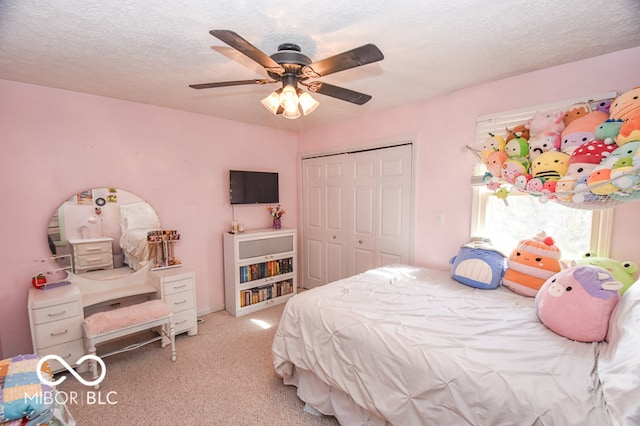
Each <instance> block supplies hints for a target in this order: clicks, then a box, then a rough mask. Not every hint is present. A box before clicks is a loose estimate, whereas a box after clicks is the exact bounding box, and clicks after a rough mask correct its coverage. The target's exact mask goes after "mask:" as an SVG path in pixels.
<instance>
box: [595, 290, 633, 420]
mask: <svg viewBox="0 0 640 426" xmlns="http://www.w3.org/2000/svg"><path fill="white" fill-rule="evenodd" d="M639 282H640V280H639V281H636V284H635V285H632V286H631V287H629V289H628V290H627V291H626V292H625V293H624V295H623V296H622V297H621V298H620V302H619V303H618V306H616V308H615V310H614V311H613V314H612V315H611V321H610V322H609V332H608V333H607V342H608V343H605V344H603V346H602V348H601V350H600V356H599V358H598V374H599V376H600V381H601V382H602V385H603V391H604V397H605V400H606V402H607V407H608V408H609V412H610V413H611V416H612V418H613V420H614V422H613V423H614V424H621V425H631V424H640V404H639V403H638V390H639V389H640V356H639V354H640V352H639V351H640V284H638V283H639Z"/></svg>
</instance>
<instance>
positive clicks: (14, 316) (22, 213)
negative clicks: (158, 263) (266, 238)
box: [0, 80, 297, 356]
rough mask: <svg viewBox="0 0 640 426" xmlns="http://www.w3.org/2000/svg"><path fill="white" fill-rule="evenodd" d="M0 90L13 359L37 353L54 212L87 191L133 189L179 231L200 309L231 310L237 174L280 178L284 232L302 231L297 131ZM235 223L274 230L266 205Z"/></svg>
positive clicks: (0, 250) (7, 341)
mask: <svg viewBox="0 0 640 426" xmlns="http://www.w3.org/2000/svg"><path fill="white" fill-rule="evenodd" d="M0 94H1V95H0V141H1V144H2V151H3V152H2V155H0V177H1V178H2V179H1V180H2V183H3V187H2V209H1V213H0V215H1V220H0V223H2V225H1V226H2V228H1V229H2V236H3V238H2V244H0V259H2V261H1V262H2V272H3V280H1V281H0V291H1V293H2V301H1V302H0V307H1V308H0V324H1V325H2V326H1V327H0V340H1V341H2V348H3V350H4V352H3V354H2V355H3V356H12V355H15V354H19V353H25V352H30V351H31V350H32V349H31V337H30V332H29V325H28V316H27V290H28V289H29V287H30V285H31V284H30V279H31V278H30V277H31V276H32V275H33V274H34V273H36V272H37V271H38V270H39V269H40V268H41V267H42V266H41V265H39V264H35V263H34V262H33V261H34V259H39V258H42V257H47V256H49V250H48V245H47V242H46V232H47V225H48V223H49V219H50V218H51V215H52V213H53V212H54V210H55V209H56V208H57V207H58V206H59V205H60V204H61V203H62V202H63V201H65V200H66V199H68V198H69V197H70V196H71V195H73V194H75V193H76V192H78V191H80V190H84V189H87V188H92V187H106V186H113V187H117V188H121V189H124V190H127V191H130V192H132V193H134V194H137V195H139V196H141V197H142V198H144V199H145V200H146V201H148V202H149V204H151V206H153V207H154V208H155V210H156V212H157V213H158V216H159V217H160V220H161V221H162V224H163V226H164V227H166V228H176V229H178V230H179V231H180V233H181V235H182V240H181V242H180V243H179V247H177V249H176V254H177V256H178V258H179V259H181V260H182V262H183V263H184V264H185V267H187V268H190V269H193V270H194V271H195V272H196V280H197V300H198V309H199V310H201V311H202V310H210V309H220V308H222V307H223V306H224V288H223V272H222V271H223V267H222V233H223V232H226V231H227V230H228V229H229V228H230V224H231V220H232V210H231V206H230V205H229V201H228V170H229V169H231V168H233V169H250V170H265V171H278V172H280V182H281V187H280V194H281V201H282V204H283V206H285V208H286V209H287V215H286V216H285V217H284V221H283V222H284V226H288V227H296V226H297V207H296V197H297V192H296V171H295V162H296V140H297V135H296V134H295V133H291V132H286V131H281V130H274V129H269V128H265V127H259V126H251V125H246V124H240V123H237V122H233V121H228V120H221V119H214V118H211V117H206V116H202V115H197V114H191V113H186V112H181V111H175V110H170V109H166V108H159V107H154V106H150V105H143V104H136V103H131V102H124V101H119V100H114V99H109V98H103V97H97V96H91V95H84V94H79V93H73V92H68V91H63V90H56V89H49V88H44V87H39V86H33V85H27V84H22V83H16V82H10V81H3V80H0ZM235 217H236V219H237V220H238V221H240V222H243V223H244V224H245V226H246V228H248V229H250V228H260V227H267V226H270V218H269V215H268V213H267V212H266V210H265V206H242V207H236V208H235Z"/></svg>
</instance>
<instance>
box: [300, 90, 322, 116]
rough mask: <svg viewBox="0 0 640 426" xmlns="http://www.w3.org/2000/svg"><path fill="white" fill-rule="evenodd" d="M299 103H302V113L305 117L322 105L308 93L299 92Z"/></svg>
mask: <svg viewBox="0 0 640 426" xmlns="http://www.w3.org/2000/svg"><path fill="white" fill-rule="evenodd" d="M299 92H300V93H299V96H298V101H299V103H300V108H302V113H303V114H304V115H309V114H311V113H312V112H313V111H315V109H316V108H318V106H319V105H320V102H318V101H316V100H315V99H313V97H312V96H311V95H310V94H309V93H308V92H303V91H302V90H300V91H299Z"/></svg>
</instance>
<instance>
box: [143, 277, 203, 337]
mask: <svg viewBox="0 0 640 426" xmlns="http://www.w3.org/2000/svg"><path fill="white" fill-rule="evenodd" d="M149 282H150V283H151V284H152V285H153V286H154V287H155V288H156V290H157V291H158V294H159V295H160V298H161V299H162V300H164V301H165V302H166V303H167V305H169V306H170V307H171V309H173V324H174V328H175V333H176V334H180V333H184V332H187V333H188V334H189V336H193V335H196V334H198V321H197V320H198V316H197V314H196V274H195V273H194V272H190V271H185V270H183V269H182V268H171V269H160V270H155V271H151V272H149Z"/></svg>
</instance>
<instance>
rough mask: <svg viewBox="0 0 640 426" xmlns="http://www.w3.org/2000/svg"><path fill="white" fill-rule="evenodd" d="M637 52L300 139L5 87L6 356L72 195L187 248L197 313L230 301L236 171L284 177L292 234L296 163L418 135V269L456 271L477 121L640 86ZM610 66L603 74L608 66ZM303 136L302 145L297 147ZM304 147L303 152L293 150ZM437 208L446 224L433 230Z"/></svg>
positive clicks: (21, 344)
mask: <svg viewBox="0 0 640 426" xmlns="http://www.w3.org/2000/svg"><path fill="white" fill-rule="evenodd" d="M638 69H640V48H635V49H630V50H627V51H622V52H618V53H615V54H612V55H607V56H603V57H600V58H595V59H591V60H587V61H582V62H577V63H572V64H567V65H563V66H560V67H554V68H550V69H546V70H543V71H539V72H534V73H530V74H526V75H522V76H517V77H513V78H509V79H504V80H501V81H497V82H492V83H487V84H484V85H480V86H476V87H473V88H470V89H464V90H460V91H457V92H454V93H451V94H449V95H446V96H441V97H438V98H436V99H432V100H429V101H425V102H420V103H416V104H413V105H406V106H402V107H398V108H395V109H393V110H391V111H387V112H385V113H379V114H371V115H370V116H368V117H365V118H362V119H358V120H352V121H345V122H342V123H339V124H335V125H331V126H325V127H322V128H318V129H314V130H311V131H306V132H303V133H301V134H300V135H296V134H295V133H291V132H286V131H280V130H274V129H268V128H264V127H259V126H251V125H247V124H242V123H236V122H232V121H228V120H221V119H215V118H211V117H206V116H201V115H197V114H191V113H186V112H181V111H175V110H170V109H165V108H159V107H154V106H149V105H143V104H136V103H131V102H124V101H119V100H114V99H108V98H101V97H97V96H91V95H84V94H79V93H73V92H67V91H62V90H56V89H49V88H43V87H38V86H32V85H27V84H22V83H15V82H10V81H3V80H0V93H1V95H0V141H2V142H1V143H2V147H3V153H2V155H1V156H0V177H1V178H2V182H3V184H4V186H3V190H2V195H3V196H2V207H3V208H2V209H1V211H2V212H1V213H0V215H1V216H0V219H1V223H2V225H1V226H2V228H1V230H2V235H3V244H1V245H0V247H1V248H0V259H2V271H3V277H4V279H3V280H2V281H1V282H0V291H2V295H3V297H2V302H0V307H1V309H0V324H2V326H1V327H0V342H1V343H0V348H1V349H3V350H4V352H2V355H3V356H12V355H15V354H18V353H24V352H28V351H31V340H30V333H29V327H28V319H27V309H26V301H27V289H28V288H29V286H30V284H29V281H30V277H31V276H32V275H33V274H34V273H35V272H37V271H38V269H39V267H38V265H36V264H34V262H33V260H34V259H37V258H41V257H45V256H48V247H47V244H46V239H45V236H46V227H47V224H48V221H49V218H50V217H51V214H52V213H53V211H54V209H55V208H57V206H58V205H60V204H61V203H62V202H63V201H64V200H65V199H67V198H68V197H70V196H71V195H72V194H74V193H76V192H78V191H80V190H83V189H86V188H90V187H104V186H113V187H118V188H122V189H124V190H127V191H130V192H132V193H134V194H137V195H139V196H141V197H143V198H144V199H145V200H146V201H148V202H149V203H150V204H151V205H152V206H153V207H154V208H155V210H156V212H157V213H158V216H159V217H160V220H161V221H162V223H163V225H164V226H165V227H167V228H176V229H178V230H179V231H180V233H181V234H182V238H183V240H182V241H181V242H180V247H179V249H178V250H177V255H178V257H179V258H180V259H181V260H182V261H183V263H185V266H186V267H188V268H191V269H193V270H194V271H195V272H196V274H197V297H198V309H199V310H201V311H202V310H209V309H218V308H221V307H222V306H223V304H224V301H223V299H224V297H223V295H224V289H223V274H222V243H221V234H222V233H223V232H225V231H226V230H227V229H228V228H229V225H230V222H231V219H232V217H231V215H232V210H231V207H230V205H229V203H228V193H227V190H228V177H227V170H228V169H255V170H267V171H278V172H280V173H281V178H280V181H281V199H282V204H283V205H284V207H285V208H286V209H287V212H288V213H287V215H286V216H285V219H284V223H285V226H288V227H296V226H297V213H298V212H297V192H296V190H297V186H296V184H297V182H296V181H297V176H296V167H295V165H296V164H297V161H298V155H299V154H304V153H310V152H319V151H327V150H335V149H337V148H340V147H354V146H365V145H370V144H374V143H375V144H378V143H381V142H388V141H405V140H407V138H411V139H412V140H414V141H415V144H416V159H415V161H416V182H417V184H416V188H415V193H416V205H415V218H416V219H415V223H416V225H415V229H416V242H415V261H416V264H418V265H423V266H431V267H436V268H440V269H446V268H448V260H449V258H450V257H451V256H452V255H453V254H455V253H456V252H457V249H458V246H459V245H460V244H461V243H463V242H465V241H466V240H467V238H468V235H469V226H470V225H469V218H470V214H471V213H470V201H471V190H470V187H469V179H470V169H471V165H472V163H473V156H472V155H471V154H470V153H468V152H462V150H461V148H462V146H463V145H464V144H467V143H469V142H470V141H473V138H474V132H475V119H476V117H477V116H478V115H482V114H489V113H493V112H500V111H505V110H509V109H519V108H523V107H527V106H532V105H538V104H544V103H549V102H556V101H561V100H564V99H571V98H576V97H581V96H586V95H591V94H600V93H603V92H608V91H610V90H619V91H624V90H628V89H630V88H632V87H634V86H636V85H638V84H640V81H639V80H638V78H639V77H638V74H637V70H638ZM603 70H606V71H603ZM296 141H297V146H296ZM296 147H297V151H298V153H296ZM437 212H443V213H444V218H445V222H444V225H442V226H440V225H437V224H436V220H435V216H436V214H437ZM638 212H640V203H634V204H630V205H627V206H623V207H617V208H616V213H615V223H614V232H613V248H612V252H611V256H612V257H615V258H618V259H621V260H623V259H624V260H633V261H636V262H638V263H640V254H638V251H637V241H638V239H639V237H640V231H639V228H638V226H637V225H636V226H634V225H635V224H636V223H637V214H638ZM235 217H236V219H237V220H238V221H239V222H243V223H244V224H245V226H246V227H247V228H258V227H266V226H269V217H268V216H267V214H266V212H265V211H264V206H260V207H257V206H242V207H236V208H235Z"/></svg>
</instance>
